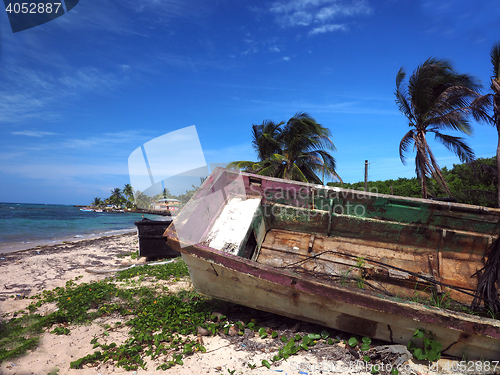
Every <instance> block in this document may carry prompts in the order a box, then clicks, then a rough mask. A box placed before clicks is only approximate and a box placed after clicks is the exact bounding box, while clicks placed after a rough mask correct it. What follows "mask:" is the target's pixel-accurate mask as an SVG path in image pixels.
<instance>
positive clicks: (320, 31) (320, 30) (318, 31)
mask: <svg viewBox="0 0 500 375" xmlns="http://www.w3.org/2000/svg"><path fill="white" fill-rule="evenodd" d="M337 30H342V31H346V30H347V27H346V26H345V25H323V26H321V27H315V28H314V29H312V30H311V31H309V35H314V34H324V33H328V32H332V31H337Z"/></svg>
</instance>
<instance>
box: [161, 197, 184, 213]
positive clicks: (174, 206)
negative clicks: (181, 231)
mask: <svg viewBox="0 0 500 375" xmlns="http://www.w3.org/2000/svg"><path fill="white" fill-rule="evenodd" d="M154 207H155V210H169V211H179V210H180V208H181V202H179V200H178V199H159V200H157V201H156V202H155V205H154Z"/></svg>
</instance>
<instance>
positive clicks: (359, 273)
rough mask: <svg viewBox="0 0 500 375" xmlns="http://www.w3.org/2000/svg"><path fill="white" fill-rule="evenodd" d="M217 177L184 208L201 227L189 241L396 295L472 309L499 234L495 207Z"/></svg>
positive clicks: (188, 234) (247, 176)
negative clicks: (487, 255) (444, 300)
mask: <svg viewBox="0 0 500 375" xmlns="http://www.w3.org/2000/svg"><path fill="white" fill-rule="evenodd" d="M210 178H211V180H209V181H205V183H204V185H202V188H201V189H200V191H201V192H200V194H198V195H197V196H196V202H193V203H192V204H191V207H186V208H185V209H184V210H186V211H189V210H191V211H192V212H190V213H191V214H192V215H184V217H187V218H189V217H191V219H189V220H195V221H196V222H192V223H190V225H186V227H189V228H191V230H190V231H189V232H188V231H186V233H185V239H184V240H185V242H188V243H189V242H191V243H194V242H196V243H201V244H203V245H205V246H207V247H208V248H212V249H215V250H219V251H224V252H227V253H231V254H232V255H235V256H239V257H243V258H246V259H249V260H252V261H256V262H258V263H261V264H265V265H269V266H272V267H276V268H282V269H286V270H288V271H290V272H295V273H297V274H298V275H304V276H307V277H314V278H315V279H317V280H319V281H321V282H337V283H342V284H346V285H351V286H353V287H357V288H362V289H366V290H372V291H373V292H375V293H381V294H385V295H389V296H392V297H400V298H410V299H416V298H423V297H428V298H432V297H435V298H442V296H447V297H448V296H449V297H450V298H451V299H453V300H455V301H458V302H461V303H465V304H470V303H471V301H472V299H473V295H474V291H475V289H476V286H477V276H473V275H475V274H476V273H477V272H478V271H479V270H481V268H482V267H483V266H484V262H485V259H484V254H485V251H486V250H487V248H488V247H489V246H490V245H491V244H492V242H493V241H495V239H496V238H497V236H498V233H499V220H500V211H499V210H495V209H487V208H484V207H477V206H468V205H461V204H454V203H447V202H437V201H430V200H423V199H414V198H405V197H398V196H391V195H382V194H376V193H371V192H363V191H355V190H345V189H339V188H334V187H327V186H322V185H312V184H305V183H300V182H296V181H284V180H280V179H273V178H260V177H259V176H255V175H250V174H244V173H235V172H231V171H228V170H221V171H219V173H215V174H212V175H211V176H210ZM204 186H205V189H203V187H204ZM183 224H188V223H186V222H185V223H183ZM179 227H180V226H179ZM193 228H197V229H193ZM178 232H179V231H178ZM181 234H182V233H181ZM188 237H189V238H188Z"/></svg>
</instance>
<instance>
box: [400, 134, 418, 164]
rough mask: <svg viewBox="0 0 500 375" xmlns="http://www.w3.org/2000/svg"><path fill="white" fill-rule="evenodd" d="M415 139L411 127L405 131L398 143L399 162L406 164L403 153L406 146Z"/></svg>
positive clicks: (406, 148) (406, 149)
mask: <svg viewBox="0 0 500 375" xmlns="http://www.w3.org/2000/svg"><path fill="white" fill-rule="evenodd" d="M414 141H415V131H414V130H413V129H411V130H410V131H408V133H406V134H405V135H404V137H403V139H401V142H400V143H399V158H400V159H401V162H402V163H403V164H404V165H406V160H405V159H406V156H405V154H406V153H407V152H408V147H410V145H411V144H412V143H413V142H414Z"/></svg>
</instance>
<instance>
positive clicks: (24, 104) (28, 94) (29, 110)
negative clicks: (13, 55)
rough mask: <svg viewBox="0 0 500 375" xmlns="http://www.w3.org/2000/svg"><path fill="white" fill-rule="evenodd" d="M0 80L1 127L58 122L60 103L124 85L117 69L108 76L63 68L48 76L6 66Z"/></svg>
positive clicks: (43, 73)
mask: <svg viewBox="0 0 500 375" xmlns="http://www.w3.org/2000/svg"><path fill="white" fill-rule="evenodd" d="M1 76H2V78H3V79H2V81H3V82H2V83H1V84H0V122H5V123H21V122H25V121H28V120H33V119H43V120H45V121H60V120H61V119H62V118H63V112H64V108H65V106H64V105H63V104H62V103H68V99H69V98H70V97H74V98H75V97H79V96H80V95H82V94H86V93H89V92H99V93H103V92H109V91H110V90H114V89H115V88H116V87H118V86H119V85H122V84H123V83H124V82H126V81H127V77H126V76H124V73H123V71H122V69H121V68H120V67H117V68H116V71H108V72H105V71H102V70H100V69H97V68H95V67H83V68H80V69H77V70H72V69H71V68H69V67H67V69H64V70H60V71H57V72H52V73H49V72H44V71H35V70H33V69H30V68H24V67H19V66H15V64H12V63H6V64H5V65H4V67H3V71H2V75H1ZM25 135H26V134H25Z"/></svg>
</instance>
